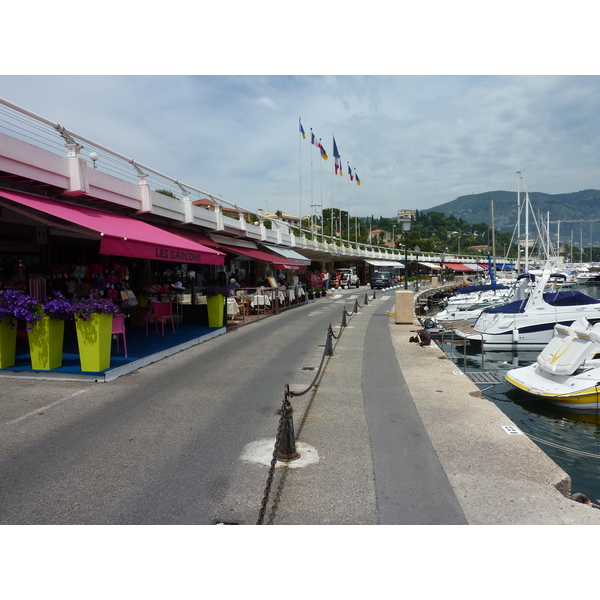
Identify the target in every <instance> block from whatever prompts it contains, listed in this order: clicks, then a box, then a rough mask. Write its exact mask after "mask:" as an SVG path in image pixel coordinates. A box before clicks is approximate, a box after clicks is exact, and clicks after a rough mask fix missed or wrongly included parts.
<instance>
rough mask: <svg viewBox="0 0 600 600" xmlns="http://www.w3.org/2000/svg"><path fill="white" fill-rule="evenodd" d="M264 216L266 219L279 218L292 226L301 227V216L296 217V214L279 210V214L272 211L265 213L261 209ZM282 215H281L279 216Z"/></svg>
mask: <svg viewBox="0 0 600 600" xmlns="http://www.w3.org/2000/svg"><path fill="white" fill-rule="evenodd" d="M259 212H260V213H261V214H262V216H263V217H264V218H265V219H279V220H280V221H283V222H284V223H287V224H288V225H291V226H292V227H300V217H296V216H294V215H288V214H287V213H284V212H279V214H278V213H277V212H270V213H263V212H262V211H259ZM279 215H281V216H279Z"/></svg>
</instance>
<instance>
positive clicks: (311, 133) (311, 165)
mask: <svg viewBox="0 0 600 600" xmlns="http://www.w3.org/2000/svg"><path fill="white" fill-rule="evenodd" d="M312 136H313V132H312V127H311V128H310V139H311V144H310V217H311V222H314V220H313V213H314V210H315V209H314V201H313V151H312V146H313V144H312V139H313V137H312ZM311 233H313V232H311Z"/></svg>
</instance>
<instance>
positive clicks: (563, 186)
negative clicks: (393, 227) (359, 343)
mask: <svg viewBox="0 0 600 600" xmlns="http://www.w3.org/2000/svg"><path fill="white" fill-rule="evenodd" d="M0 96H1V97H3V98H5V99H7V100H9V101H11V102H14V103H16V104H18V105H21V106H23V107H24V108H27V109H29V110H31V111H33V112H35V113H38V114H40V115H42V116H44V117H46V118H48V119H50V120H52V121H56V122H58V123H60V124H61V125H63V126H65V127H67V128H68V129H71V130H73V131H75V132H77V133H79V134H81V135H83V136H85V137H87V138H90V139H92V140H94V141H97V142H98V143H100V144H103V145H105V146H107V147H109V148H111V149H112V150H115V151H117V152H119V153H121V154H123V155H125V156H127V157H130V158H133V159H135V160H136V161H139V162H140V163H143V164H146V165H148V166H150V167H152V168H154V169H156V170H158V171H161V172H163V173H166V174H168V175H170V176H172V177H174V178H176V179H179V180H180V181H184V182H186V183H189V184H191V185H194V186H196V187H198V188H200V189H204V190H206V191H209V192H211V193H214V194H217V195H222V196H223V197H224V198H225V199H227V200H229V201H231V202H235V203H237V204H239V205H240V206H243V207H246V208H249V209H251V210H256V209H257V208H267V203H268V208H269V209H270V210H275V209H281V210H283V211H285V212H289V213H292V214H297V213H298V212H299V211H300V210H302V211H303V212H304V213H307V212H308V211H309V210H310V208H309V205H310V204H311V203H315V202H320V199H321V197H323V203H324V205H325V207H330V206H331V205H332V203H333V204H334V205H335V206H341V207H342V208H348V206H349V205H350V207H351V212H352V214H354V213H355V211H356V212H357V213H358V214H359V215H366V214H377V215H379V214H383V215H388V216H391V215H394V214H395V213H396V211H397V210H398V209H399V208H430V207H432V206H436V205H439V204H443V203H445V202H448V201H450V200H453V199H454V198H456V197H457V196H459V195H462V194H466V193H472V192H485V191H494V190H498V189H514V186H515V185H516V184H515V172H516V171H517V170H521V171H522V172H523V177H524V181H525V184H526V186H527V189H528V190H529V191H541V192H547V193H559V192H568V191H578V190H580V189H585V188H598V187H600V182H599V181H598V175H597V172H598V170H597V165H598V163H599V159H600V141H599V140H598V138H597V135H596V132H597V131H598V125H599V123H598V120H599V116H598V114H597V110H596V105H597V98H598V97H599V96H600V78H599V77H597V76H330V75H327V76H298V75H294V76H262V75H261V76H247V75H246V76H175V75H172V76H21V77H7V76H4V77H0ZM299 117H301V118H302V123H303V126H304V129H305V131H306V133H307V139H306V140H300V138H299V132H298V118H299ZM1 127H2V123H1V122H0V130H1ZM311 127H312V128H313V130H314V133H315V135H317V137H320V138H321V139H322V141H323V144H324V146H325V148H326V150H327V152H328V154H329V156H330V159H329V160H328V161H326V162H324V161H322V160H321V159H320V158H319V156H318V154H317V152H316V150H315V149H314V148H313V147H311V145H310V128H311ZM333 135H335V138H336V142H337V145H338V148H339V151H340V154H341V158H342V164H343V167H344V172H346V166H347V162H349V163H350V166H351V167H352V168H353V169H356V170H357V172H358V173H359V175H360V178H361V181H362V185H361V186H360V187H358V186H356V185H355V184H352V185H349V183H348V180H347V177H344V178H343V179H342V178H340V177H337V178H335V177H333V176H332V170H333V162H334V161H333V148H332V136H333ZM311 157H312V158H311ZM345 175H346V173H345ZM510 186H513V188H511V187H510ZM300 190H301V191H302V198H301V197H300ZM311 198H312V199H311ZM315 199H317V200H315Z"/></svg>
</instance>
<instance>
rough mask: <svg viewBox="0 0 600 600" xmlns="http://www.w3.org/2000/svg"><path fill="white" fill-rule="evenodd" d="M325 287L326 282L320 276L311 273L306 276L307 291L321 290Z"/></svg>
mask: <svg viewBox="0 0 600 600" xmlns="http://www.w3.org/2000/svg"><path fill="white" fill-rule="evenodd" d="M324 287H325V282H324V281H323V278H322V277H321V275H320V274H317V273H310V274H309V275H307V276H306V289H308V290H310V289H311V288H312V289H315V290H316V289H321V288H324Z"/></svg>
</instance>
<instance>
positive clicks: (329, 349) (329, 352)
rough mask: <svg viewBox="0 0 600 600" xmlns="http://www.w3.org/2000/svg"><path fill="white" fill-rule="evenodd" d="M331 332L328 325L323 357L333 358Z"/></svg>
mask: <svg viewBox="0 0 600 600" xmlns="http://www.w3.org/2000/svg"><path fill="white" fill-rule="evenodd" d="M332 339H333V331H331V325H329V329H328V330H327V341H326V342H325V355H326V356H333V341H332Z"/></svg>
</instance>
